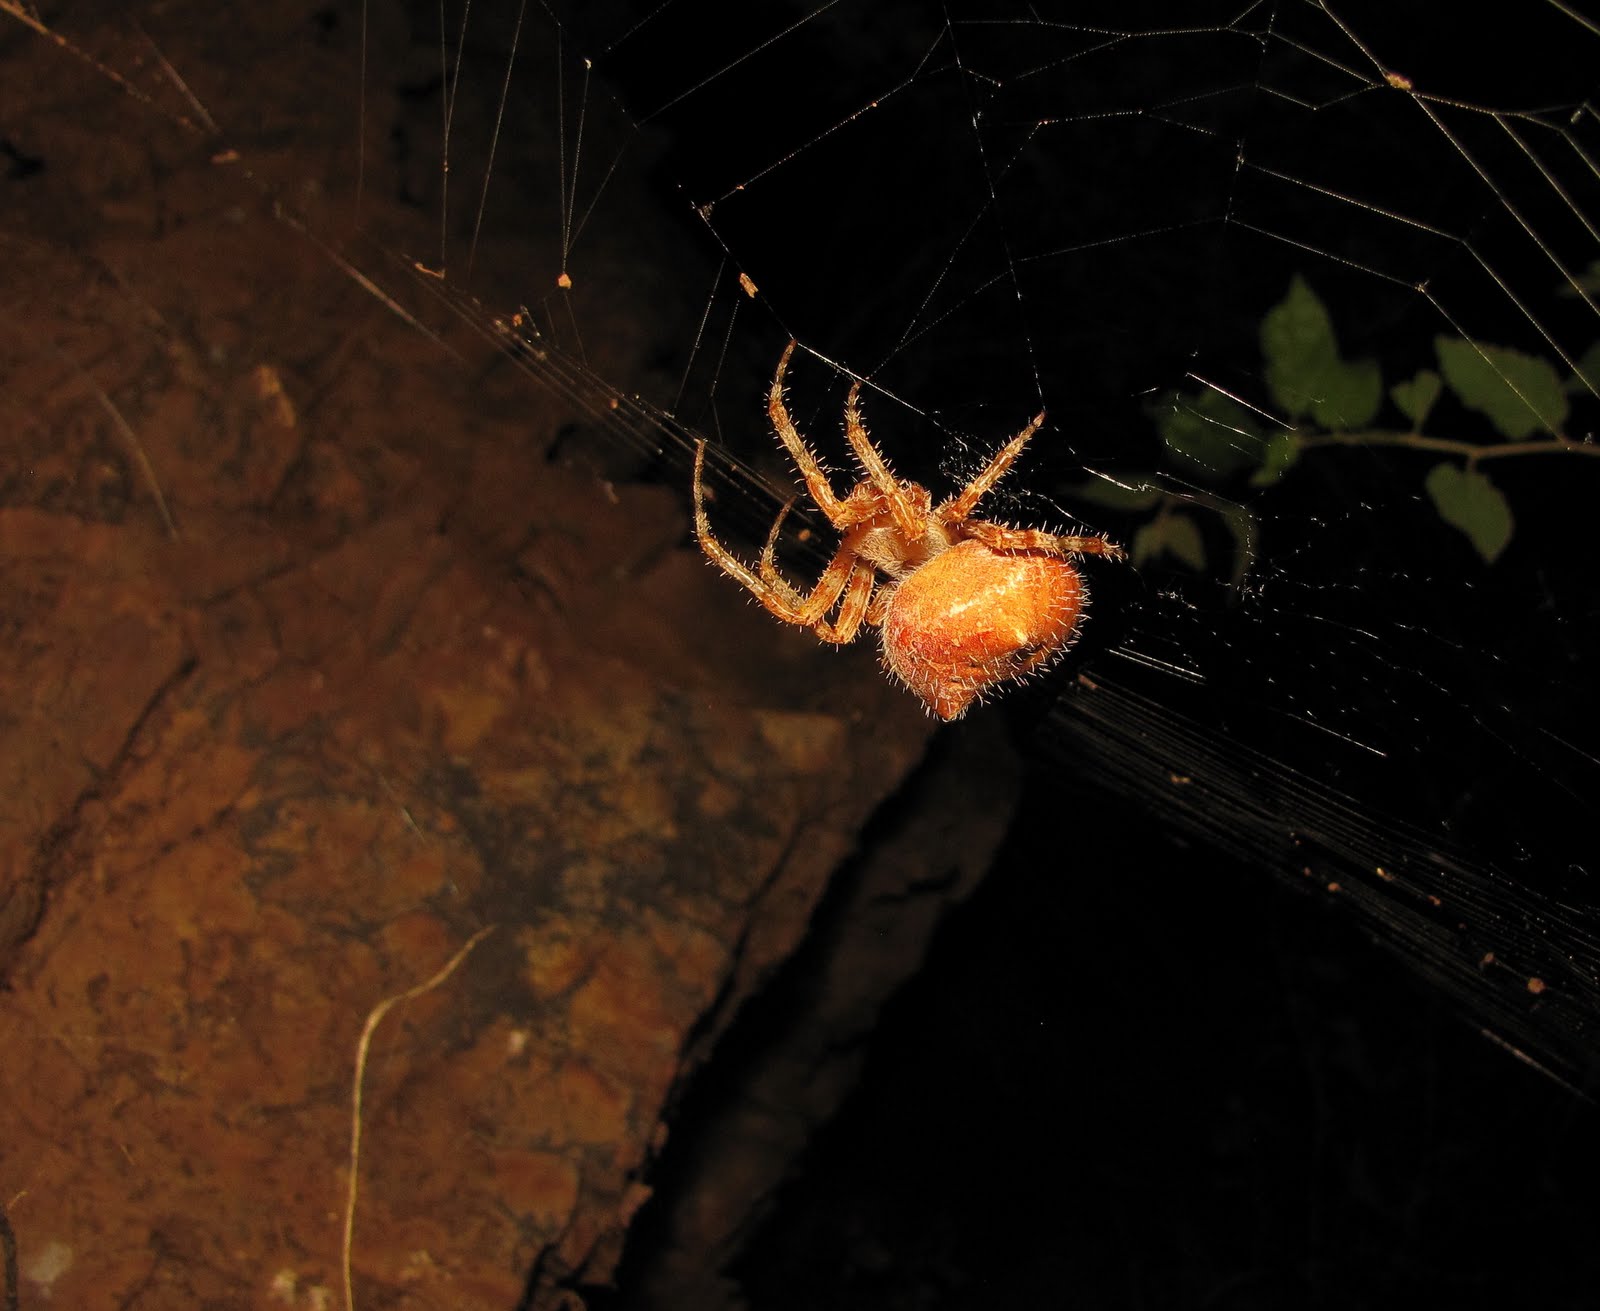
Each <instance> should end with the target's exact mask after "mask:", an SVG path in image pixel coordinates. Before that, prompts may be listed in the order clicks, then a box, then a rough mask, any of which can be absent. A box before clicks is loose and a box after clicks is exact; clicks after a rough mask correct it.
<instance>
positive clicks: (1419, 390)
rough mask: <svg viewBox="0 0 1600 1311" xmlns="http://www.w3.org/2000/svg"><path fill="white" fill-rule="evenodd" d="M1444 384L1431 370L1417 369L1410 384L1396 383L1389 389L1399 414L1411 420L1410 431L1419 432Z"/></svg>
mask: <svg viewBox="0 0 1600 1311" xmlns="http://www.w3.org/2000/svg"><path fill="white" fill-rule="evenodd" d="M1443 387H1444V384H1443V382H1442V381H1441V380H1440V378H1439V375H1438V374H1437V373H1435V372H1434V371H1433V370H1432V369H1418V370H1417V375H1416V377H1414V378H1412V379H1411V381H1410V382H1397V383H1395V385H1394V386H1393V387H1391V388H1389V395H1390V396H1392V397H1393V398H1394V403H1395V404H1396V405H1398V406H1399V407H1400V413H1401V414H1403V415H1405V416H1406V418H1408V419H1410V420H1411V431H1412V432H1420V431H1421V430H1422V425H1423V423H1424V422H1426V420H1427V418H1428V411H1429V410H1431V409H1432V408H1433V403H1434V402H1435V401H1436V400H1438V399H1439V393H1440V391H1441V390H1443Z"/></svg>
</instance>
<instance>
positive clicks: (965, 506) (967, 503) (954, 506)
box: [938, 412, 1044, 523]
mask: <svg viewBox="0 0 1600 1311" xmlns="http://www.w3.org/2000/svg"><path fill="white" fill-rule="evenodd" d="M1043 423H1044V414H1043V412H1041V413H1039V414H1036V415H1034V416H1033V422H1032V423H1030V424H1029V425H1028V426H1027V427H1026V428H1024V429H1023V430H1022V431H1021V432H1019V433H1018V434H1017V435H1016V436H1015V437H1013V438H1012V439H1011V440H1010V441H1008V442H1007V443H1006V444H1005V445H1004V446H1002V447H1001V448H1000V449H999V451H998V452H996V454H995V457H994V458H993V459H992V460H990V461H989V463H988V464H987V465H985V466H984V468H983V471H982V472H981V473H979V474H978V476H977V477H976V478H974V479H973V480H972V481H971V482H969V483H968V484H967V485H966V486H965V487H963V488H962V489H961V490H960V491H959V492H957V493H956V494H955V495H954V496H952V497H951V498H950V499H949V500H948V501H946V502H945V503H944V504H943V505H941V506H940V507H939V509H938V515H939V518H940V519H942V520H943V521H944V522H945V523H958V522H960V521H961V520H962V519H966V518H968V517H970V516H971V514H972V512H973V511H974V510H976V509H977V508H978V502H979V501H981V500H982V499H983V498H984V496H985V495H987V493H988V491H989V489H990V488H991V487H993V486H994V485H995V484H996V483H997V482H999V481H1000V480H1001V479H1002V478H1004V477H1005V476H1006V470H1007V469H1009V468H1010V467H1011V466H1012V465H1013V464H1014V463H1015V462H1016V459H1017V456H1019V455H1021V454H1022V448H1023V447H1024V446H1026V445H1027V444H1028V442H1029V440H1030V439H1031V438H1032V437H1033V434H1034V433H1036V432H1038V431H1039V428H1040V426H1041V425H1042V424H1043Z"/></svg>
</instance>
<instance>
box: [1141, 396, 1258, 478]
mask: <svg viewBox="0 0 1600 1311" xmlns="http://www.w3.org/2000/svg"><path fill="white" fill-rule="evenodd" d="M1154 413H1155V420H1156V427H1157V428H1158V429H1159V430H1160V432H1161V439H1162V440H1163V441H1164V442H1166V444H1167V449H1168V450H1170V451H1171V452H1172V453H1173V455H1174V456H1176V457H1177V458H1178V460H1179V461H1180V462H1182V463H1184V464H1187V465H1189V466H1190V467H1191V468H1192V469H1193V470H1194V471H1195V472H1196V473H1198V474H1199V475H1201V476H1202V477H1208V478H1213V479H1221V478H1226V477H1228V476H1229V475H1230V474H1235V473H1239V472H1241V471H1242V470H1245V469H1249V468H1253V467H1254V466H1255V465H1257V464H1259V463H1260V460H1261V430H1260V429H1259V428H1258V427H1257V426H1256V422H1255V419H1254V418H1253V417H1252V415H1251V414H1250V411H1249V410H1247V409H1245V408H1244V406H1242V405H1240V404H1239V403H1238V402H1237V401H1232V400H1229V399H1228V397H1226V396H1224V395H1223V394H1222V393H1221V392H1219V391H1213V390H1211V389H1210V388H1207V389H1206V390H1205V391H1203V392H1199V393H1198V394H1196V395H1194V396H1185V395H1183V394H1182V393H1179V392H1173V393H1169V394H1168V395H1167V396H1166V397H1165V398H1164V401H1163V403H1162V405H1161V407H1160V408H1159V409H1157V410H1156V411H1154Z"/></svg>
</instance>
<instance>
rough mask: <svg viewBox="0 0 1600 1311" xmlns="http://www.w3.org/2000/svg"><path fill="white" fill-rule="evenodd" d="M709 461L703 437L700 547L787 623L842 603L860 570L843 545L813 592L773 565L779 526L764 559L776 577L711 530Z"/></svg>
mask: <svg viewBox="0 0 1600 1311" xmlns="http://www.w3.org/2000/svg"><path fill="white" fill-rule="evenodd" d="M705 462H706V444H705V441H704V439H702V440H700V441H698V442H696V443H695V448H694V534H695V538H696V540H697V541H698V542H699V543H700V549H701V550H702V551H704V552H705V554H706V557H707V559H709V560H710V561H711V562H712V563H713V564H714V565H716V566H717V568H719V569H721V570H722V572H723V573H725V574H727V575H728V577H729V578H732V579H733V580H734V581H735V582H738V583H740V584H742V585H743V586H744V589H745V590H746V591H747V592H749V593H750V595H751V596H753V597H755V598H756V600H758V601H760V602H761V604H762V605H763V606H764V607H765V608H766V610H767V611H768V613H770V614H772V615H775V616H776V617H777V618H779V619H782V620H783V621H784V622H785V623H790V624H799V625H801V626H802V627H806V628H810V627H811V626H813V625H814V624H816V623H817V622H818V621H819V620H821V619H822V617H823V616H824V615H826V614H827V613H828V611H830V610H831V609H833V607H834V606H835V605H836V604H838V601H839V597H840V594H841V593H843V592H844V591H845V588H846V587H847V586H848V585H850V583H851V579H852V576H853V575H854V574H855V573H856V572H857V569H856V557H855V556H854V555H853V554H852V553H850V552H849V551H847V550H846V549H845V548H844V547H842V546H841V547H840V548H839V551H838V553H837V554H836V555H835V556H834V557H833V559H832V560H830V561H829V562H828V567H827V568H826V569H824V570H823V571H822V577H820V578H819V579H817V582H816V586H814V587H813V588H812V589H811V591H810V592H809V593H801V592H798V591H796V590H795V589H794V588H793V587H791V586H789V584H788V583H787V582H785V581H784V580H783V579H782V578H781V577H778V575H777V570H776V569H775V568H772V567H771V560H770V550H771V546H772V544H773V542H774V541H775V540H776V529H774V532H773V533H772V534H769V536H768V539H767V544H768V550H767V551H765V552H763V559H764V560H765V561H766V564H767V567H768V568H771V571H772V579H771V580H769V579H767V578H764V577H762V576H761V575H760V574H758V573H757V572H756V571H755V570H753V569H751V568H750V566H749V565H747V564H745V563H744V561H742V560H740V559H739V557H738V556H736V555H734V554H733V552H732V551H730V550H728V548H727V547H725V546H723V544H722V543H721V542H719V541H718V540H717V539H716V536H715V535H714V534H713V533H712V531H711V520H710V518H709V517H708V516H707V515H706V506H705V481H704V479H705ZM780 522H781V520H780ZM864 572H865V573H866V575H867V582H868V583H869V584H870V583H871V581H872V572H871V570H870V569H869V570H865V571H864ZM869 590H870V587H869ZM857 626H859V623H858V624H857ZM841 627H842V625H841ZM851 636H854V628H852V630H851ZM828 640H830V641H833V640H836V639H833V638H830V639H828Z"/></svg>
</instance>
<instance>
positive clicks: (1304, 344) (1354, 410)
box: [1261, 273, 1383, 431]
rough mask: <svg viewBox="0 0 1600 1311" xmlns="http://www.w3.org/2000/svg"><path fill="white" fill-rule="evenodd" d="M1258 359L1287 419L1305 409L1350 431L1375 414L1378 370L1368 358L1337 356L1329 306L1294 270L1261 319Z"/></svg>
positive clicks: (1379, 391)
mask: <svg viewBox="0 0 1600 1311" xmlns="http://www.w3.org/2000/svg"><path fill="white" fill-rule="evenodd" d="M1261 358H1262V360H1263V361H1264V362H1265V364H1266V372H1267V386H1268V388H1270V389H1271V391H1272V398H1273V400H1274V401H1276V402H1277V404H1278V405H1279V406H1280V407H1281V408H1282V409H1283V410H1284V412H1285V413H1287V414H1288V415H1289V416H1290V417H1291V418H1295V419H1298V418H1301V417H1302V416H1304V415H1308V414H1309V415H1310V416H1311V417H1312V418H1314V419H1315V420H1316V422H1317V423H1318V424H1319V425H1321V426H1322V427H1324V428H1328V429H1332V430H1336V431H1350V430H1352V429H1357V428H1364V427H1366V425H1367V424H1369V423H1371V422H1372V420H1373V418H1374V417H1375V416H1376V415H1377V413H1378V405H1379V403H1380V402H1381V400H1382V398H1383V374H1382V372H1381V371H1380V370H1379V368H1378V366H1377V364H1376V363H1375V362H1374V361H1372V360H1355V361H1348V362H1347V361H1345V360H1344V359H1342V358H1341V357H1340V355H1339V339H1338V337H1337V335H1336V334H1335V333H1334V330H1333V320H1332V318H1331V317H1330V316H1329V314H1328V308H1327V306H1326V305H1324V304H1323V303H1322V300H1321V298H1320V297H1319V296H1318V295H1317V293H1316V292H1314V291H1313V290H1312V289H1311V284H1310V283H1308V282H1307V281H1306V280H1305V279H1304V278H1303V277H1301V276H1300V275H1299V274H1298V273H1297V274H1295V276H1294V277H1293V278H1292V279H1291V280H1290V282H1289V290H1288V293H1287V294H1286V295H1285V296H1284V298H1283V299H1282V300H1281V301H1279V302H1278V303H1277V304H1276V305H1274V306H1273V307H1272V308H1271V309H1270V310H1268V311H1267V312H1266V314H1265V315H1264V316H1263V317H1262V319H1261Z"/></svg>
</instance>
